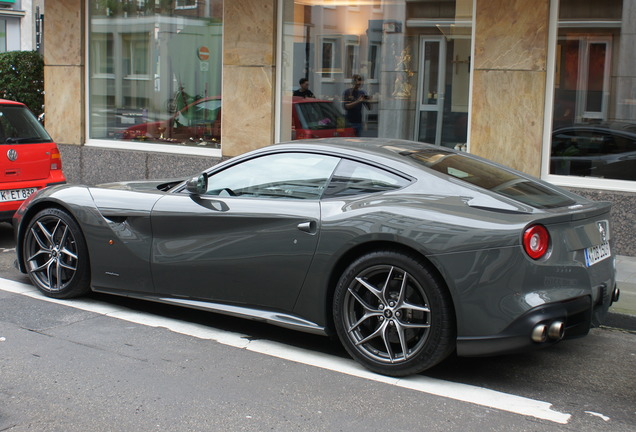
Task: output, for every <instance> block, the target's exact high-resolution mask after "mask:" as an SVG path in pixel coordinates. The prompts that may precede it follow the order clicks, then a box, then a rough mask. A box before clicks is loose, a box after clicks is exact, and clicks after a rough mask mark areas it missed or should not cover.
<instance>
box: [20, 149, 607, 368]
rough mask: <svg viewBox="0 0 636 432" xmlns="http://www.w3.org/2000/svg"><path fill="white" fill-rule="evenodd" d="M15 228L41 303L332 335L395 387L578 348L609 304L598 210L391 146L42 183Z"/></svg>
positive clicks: (535, 186)
mask: <svg viewBox="0 0 636 432" xmlns="http://www.w3.org/2000/svg"><path fill="white" fill-rule="evenodd" d="M14 225H15V227H16V230H15V232H16V236H17V248H16V250H17V256H18V260H17V262H18V265H19V268H20V269H21V270H22V271H23V272H26V273H28V275H29V277H30V278H31V281H32V282H33V284H34V285H35V286H36V287H37V288H38V289H39V290H41V291H42V292H43V293H44V294H46V295H48V296H51V297H56V298H68V297H74V296H78V295H82V294H84V293H87V292H88V291H90V290H93V291H99V292H104V293H110V294H117V295H124V296H129V297H137V298H141V299H148V300H153V301H159V302H164V303H169V304H175V305H183V306H187V307H192V308H198V309H204V310H210V311H215V312H219V313H223V314H229V315H234V316H240V317H246V318H251V319H255V320H260V321H266V322H269V323H272V324H276V325H280V326H283V327H289V328H294V329H298V330H302V331H307V332H312V333H319V334H337V336H338V337H339V339H340V341H341V342H342V344H343V345H344V347H345V348H346V349H347V351H348V352H349V353H350V355H351V356H352V357H354V358H355V359H356V360H357V361H359V362H360V363H361V364H363V365H364V366H366V367H367V368H369V369H371V370H373V371H376V372H379V373H382V374H387V375H393V376H403V375H407V374H412V373H417V372H420V371H422V370H425V369H427V368H430V367H431V366H433V365H435V364H437V363H439V362H440V361H442V360H443V359H444V358H445V357H447V356H448V355H449V354H450V353H452V352H453V351H456V352H457V354H458V355H460V356H480V355H492V354H500V353H509V352H515V351H519V350H525V349H530V348H539V347H545V346H548V345H551V344H553V343H555V342H557V341H559V340H561V339H564V338H573V337H577V336H583V335H585V334H587V333H588V331H589V329H590V327H591V326H593V325H597V324H598V323H599V321H600V320H601V319H602V318H603V316H604V315H605V314H606V312H607V309H608V307H609V305H610V304H611V303H612V302H613V301H616V300H618V295H619V292H618V290H617V289H616V285H615V270H614V257H613V256H612V253H611V250H610V240H611V234H610V233H611V231H610V229H611V223H610V206H609V204H607V203H599V202H593V201H588V200H586V199H584V198H582V197H580V196H577V195H574V194H572V193H569V192H567V191H565V190H562V189H559V188H557V187H554V186H552V185H550V184H548V183H545V182H542V181H541V180H538V179H535V178H532V177H529V176H527V175H525V174H522V173H520V172H516V171H514V170H511V169H508V168H505V167H503V166H500V165H498V164H495V163H492V162H489V161H487V160H484V159H481V158H478V157H475V156H472V155H470V154H467V153H463V152H457V151H453V150H449V149H446V148H442V147H437V146H430V145H426V144H422V143H415V142H410V141H402V140H391V139H357V138H334V139H328V140H317V141H295V142H293V143H285V144H276V145H272V146H269V147H266V148H262V149H259V150H256V151H253V152H250V153H247V154H245V155H242V156H240V157H236V158H234V159H231V160H228V161H225V162H222V163H220V164H218V165H216V166H214V167H212V168H210V169H209V170H207V171H205V172H203V173H201V174H200V175H198V176H197V177H195V178H193V179H191V180H188V181H172V182H168V181H164V182H157V181H155V182H150V181H139V182H127V183H113V184H105V185H101V186H98V187H88V186H78V185H60V186H54V187H51V188H47V189H44V190H41V191H38V192H37V193H35V194H33V195H32V196H31V197H30V198H29V199H28V200H27V201H26V202H25V203H24V204H23V205H22V207H21V208H20V209H19V211H18V212H17V213H16V215H15V217H14Z"/></svg>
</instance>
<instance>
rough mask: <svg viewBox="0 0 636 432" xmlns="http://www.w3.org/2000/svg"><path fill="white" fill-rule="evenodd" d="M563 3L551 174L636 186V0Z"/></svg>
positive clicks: (561, 6)
mask: <svg viewBox="0 0 636 432" xmlns="http://www.w3.org/2000/svg"><path fill="white" fill-rule="evenodd" d="M597 6H598V4H597V3H596V2H594V1H593V0H582V1H578V0H576V1H575V0H561V2H560V6H559V33H558V41H557V49H556V71H555V80H554V82H555V86H554V87H555V88H554V109H553V131H552V146H551V155H550V173H551V174H557V175H566V176H577V177H595V178H606V179H617V180H636V109H635V108H634V107H635V106H636V105H635V104H634V100H633V95H634V84H633V78H632V77H633V64H634V50H633V48H632V47H631V46H629V44H628V43H624V42H625V41H624V40H623V39H624V38H625V37H626V36H625V35H631V34H634V32H635V31H636V22H634V20H629V19H623V16H625V17H629V16H630V15H629V13H624V11H625V10H627V11H629V10H632V11H633V10H634V9H635V8H636V2H635V1H634V0H608V1H606V2H604V3H603V7H597Z"/></svg>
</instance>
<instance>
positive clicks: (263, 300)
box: [151, 153, 339, 311]
mask: <svg viewBox="0 0 636 432" xmlns="http://www.w3.org/2000/svg"><path fill="white" fill-rule="evenodd" d="M338 161H339V158H336V157H331V156H323V155H314V154H308V153H277V154H270V155H267V156H263V157H260V158H253V159H249V160H246V161H245V162H243V163H238V164H235V165H233V166H231V167H229V168H227V169H225V170H223V171H220V172H218V173H212V174H211V176H210V178H209V180H208V185H207V193H206V194H202V195H191V194H189V193H186V192H183V193H178V194H171V195H167V196H165V197H163V198H162V199H161V200H159V202H158V203H157V205H156V206H155V207H154V208H153V211H152V215H151V223H152V229H153V247H152V263H151V265H152V272H153V279H154V283H155V286H156V288H157V291H158V293H160V294H164V295H170V296H176V297H181V296H184V297H186V296H187V297H192V298H197V299H202V300H210V301H218V302H226V303H235V304H241V305H248V306H249V305H254V306H259V307H266V308H273V309H278V310H285V311H290V310H291V309H292V308H293V305H294V303H295V301H296V297H297V295H298V292H299V291H300V288H301V287H302V284H303V282H304V278H305V274H306V272H307V269H308V268H309V265H310V263H311V260H312V258H313V254H314V251H315V248H316V244H317V241H318V234H319V230H320V201H319V198H320V196H321V195H322V191H323V190H324V187H325V185H326V183H327V181H328V179H329V178H330V176H331V173H332V172H333V170H334V168H335V166H336V165H337V163H338Z"/></svg>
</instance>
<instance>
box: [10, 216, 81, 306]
mask: <svg viewBox="0 0 636 432" xmlns="http://www.w3.org/2000/svg"><path fill="white" fill-rule="evenodd" d="M22 252H23V259H24V264H25V267H26V269H27V273H28V275H29V278H30V279H31V282H32V283H33V285H35V286H36V287H37V289H39V290H40V291H41V292H42V293H43V294H44V295H46V296H48V297H54V298H59V299H64V298H71V297H78V296H81V295H83V294H86V293H87V292H88V291H89V290H90V267H89V262H88V249H87V247H86V241H85V240H84V235H83V234H82V231H81V229H80V227H79V225H78V224H77V222H75V220H74V219H73V218H72V217H71V216H70V215H69V214H68V213H67V212H65V211H63V210H60V209H57V208H47V209H44V210H42V211H40V212H39V213H37V214H36V215H35V217H34V218H33V219H32V220H31V221H30V222H29V225H28V228H27V230H26V232H25V233H24V241H23V243H22Z"/></svg>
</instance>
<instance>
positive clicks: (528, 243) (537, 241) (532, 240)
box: [523, 225, 550, 260]
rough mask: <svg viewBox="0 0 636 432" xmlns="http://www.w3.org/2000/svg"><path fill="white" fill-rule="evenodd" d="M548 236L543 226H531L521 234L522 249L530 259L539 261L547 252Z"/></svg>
mask: <svg viewBox="0 0 636 432" xmlns="http://www.w3.org/2000/svg"><path fill="white" fill-rule="evenodd" d="M549 246H550V234H549V233H548V230H547V228H546V227H544V226H543V225H532V226H531V227H528V228H527V229H526V230H525V231H524V233H523V249H524V250H525V251H526V253H527V254H528V256H529V257H530V258H532V259H535V260H536V259H539V258H541V257H542V256H544V255H545V254H546V253H547V252H548V247H549Z"/></svg>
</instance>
